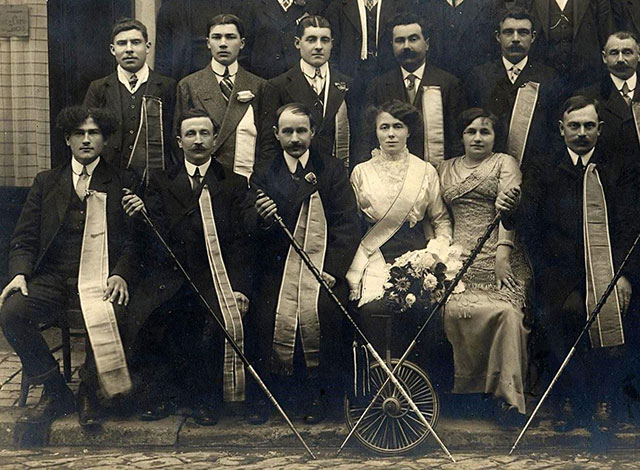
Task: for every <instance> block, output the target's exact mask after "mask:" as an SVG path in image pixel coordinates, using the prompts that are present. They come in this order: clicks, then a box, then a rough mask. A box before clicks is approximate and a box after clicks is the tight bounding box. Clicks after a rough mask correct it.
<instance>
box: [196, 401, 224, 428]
mask: <svg viewBox="0 0 640 470" xmlns="http://www.w3.org/2000/svg"><path fill="white" fill-rule="evenodd" d="M219 417H220V406H219V405H218V406H211V405H200V406H198V407H197V408H196V409H195V410H194V414H193V420H194V421H195V422H196V423H197V424H199V425H200V426H214V425H215V424H216V423H217V422H218V418H219Z"/></svg>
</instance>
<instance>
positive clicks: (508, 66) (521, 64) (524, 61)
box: [502, 56, 529, 83]
mask: <svg viewBox="0 0 640 470" xmlns="http://www.w3.org/2000/svg"><path fill="white" fill-rule="evenodd" d="M528 61H529V56H525V57H524V59H522V60H521V61H520V62H518V63H517V64H512V63H511V62H509V61H508V60H507V59H506V58H505V57H504V56H502V64H503V65H504V69H505V71H506V72H507V77H509V80H511V67H516V68H517V69H518V70H519V72H518V76H519V75H520V74H521V73H522V71H523V70H524V68H525V67H526V66H527V62H528ZM517 79H518V77H516V80H517ZM516 80H513V81H512V82H511V83H515V81H516Z"/></svg>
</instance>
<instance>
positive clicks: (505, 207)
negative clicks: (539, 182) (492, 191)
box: [496, 186, 520, 213]
mask: <svg viewBox="0 0 640 470" xmlns="http://www.w3.org/2000/svg"><path fill="white" fill-rule="evenodd" d="M518 204H520V187H519V186H514V187H513V188H509V189H507V190H505V191H502V192H500V194H498V197H496V209H498V210H499V211H500V212H503V213H509V212H511V211H512V210H514V209H515V208H516V207H518Z"/></svg>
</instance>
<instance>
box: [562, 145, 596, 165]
mask: <svg viewBox="0 0 640 470" xmlns="http://www.w3.org/2000/svg"><path fill="white" fill-rule="evenodd" d="M567 150H568V151H569V156H570V157H571V161H572V162H573V166H576V165H577V164H578V158H581V159H582V164H583V165H584V166H585V167H586V166H587V165H588V164H589V160H591V156H592V155H593V152H594V151H595V150H596V148H595V147H593V148H592V149H591V150H589V151H588V152H587V153H585V154H584V155H578V154H577V153H575V152H574V151H573V150H571V149H570V148H569V147H567Z"/></svg>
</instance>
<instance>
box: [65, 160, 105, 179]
mask: <svg viewBox="0 0 640 470" xmlns="http://www.w3.org/2000/svg"><path fill="white" fill-rule="evenodd" d="M98 163H100V157H98V158H96V159H95V160H94V161H92V162H91V163H89V164H88V165H83V164H82V163H80V162H79V161H78V160H76V159H75V158H73V157H71V171H73V173H74V174H76V175H78V176H80V174H82V167H83V166H86V167H87V173H88V174H89V176H91V175H93V170H95V169H96V167H97V166H98Z"/></svg>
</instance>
